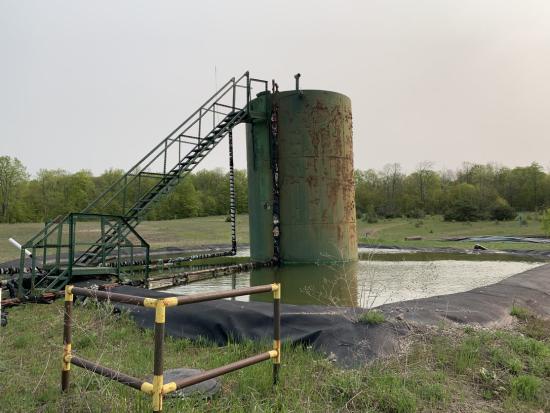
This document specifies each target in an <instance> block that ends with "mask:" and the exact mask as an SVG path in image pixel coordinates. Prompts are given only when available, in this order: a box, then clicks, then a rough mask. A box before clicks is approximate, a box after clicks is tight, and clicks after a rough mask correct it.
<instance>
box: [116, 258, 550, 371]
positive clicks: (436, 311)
mask: <svg viewBox="0 0 550 413" xmlns="http://www.w3.org/2000/svg"><path fill="white" fill-rule="evenodd" d="M459 276H460V275H459V274H457V277H459ZM283 288H284V286H283ZM114 291H116V292H120V293H126V294H134V295H140V296H147V297H163V296H170V294H166V293H162V292H158V291H150V290H144V289H142V288H135V287H125V286H121V287H117V288H116V289H115V290H114ZM514 303H515V304H516V305H519V306H523V307H527V308H530V309H531V310H532V311H533V312H535V313H537V314H539V315H541V316H543V317H550V264H546V265H543V266H540V267H537V268H535V269H532V270H529V271H526V272H523V273H520V274H517V275H514V276H512V277H509V278H507V279H505V280H503V281H500V282H498V283H496V284H492V285H489V286H486V287H481V288H476V289H474V290H471V291H467V292H463V293H457V294H449V295H443V296H437V297H430V298H425V299H418V300H410V301H402V302H397V303H392V304H387V305H383V306H381V307H379V310H380V311H382V312H383V313H384V314H385V316H386V320H387V322H385V323H383V324H381V325H376V326H369V325H365V324H362V323H358V322H356V321H355V320H356V317H357V315H358V314H360V313H361V312H364V311H365V310H363V309H350V308H344V309H338V308H334V307H325V306H297V305H288V304H287V305H282V308H281V314H282V315H281V317H282V318H281V324H282V325H281V332H282V337H283V340H284V341H285V342H291V343H294V344H300V345H307V346H312V347H313V348H315V349H317V350H319V351H322V352H324V353H326V354H327V355H328V356H330V357H331V359H334V360H335V361H336V362H337V363H338V364H340V365H341V366H345V367H354V366H358V365H360V364H362V363H364V362H365V361H366V360H369V359H372V358H375V357H379V356H384V355H387V354H389V353H391V352H394V351H396V350H397V349H398V346H399V344H400V342H401V339H403V338H404V337H406V336H407V335H409V334H410V333H411V332H412V331H413V330H414V326H427V325H428V326H430V325H431V326H433V325H439V324H440V323H441V322H442V321H445V322H450V323H456V324H466V323H468V324H476V325H480V326H484V327H500V326H505V325H506V324H508V323H510V322H511V321H512V317H511V316H510V309H511V307H512V305H513V304H514ZM118 308H125V309H127V310H129V311H130V314H131V316H132V317H133V318H134V319H135V321H136V322H137V323H138V325H140V326H141V327H143V328H152V327H153V324H154V311H152V310H150V309H146V308H143V307H136V306H128V305H118ZM272 309H273V307H272V304H270V303H261V302H239V301H228V300H217V301H212V302H206V303H198V304H191V305H186V306H185V305H184V306H180V307H175V308H169V309H168V310H167V319H166V322H167V323H166V332H167V334H168V335H171V336H173V337H181V338H189V339H196V338H198V337H203V338H207V339H208V340H211V341H213V342H215V343H217V344H219V345H224V344H225V343H227V341H228V339H229V338H230V337H231V338H232V339H233V340H237V341H238V340H242V339H253V340H265V341H266V342H269V341H270V340H271V337H272V336H271V334H272V322H273V319H272Z"/></svg>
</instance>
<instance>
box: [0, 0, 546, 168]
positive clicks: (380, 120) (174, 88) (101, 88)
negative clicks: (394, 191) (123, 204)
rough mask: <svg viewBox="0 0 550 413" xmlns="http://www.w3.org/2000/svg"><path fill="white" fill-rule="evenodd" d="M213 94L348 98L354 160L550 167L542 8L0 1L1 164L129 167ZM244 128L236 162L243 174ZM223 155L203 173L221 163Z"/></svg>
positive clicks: (529, 3)
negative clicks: (250, 91)
mask: <svg viewBox="0 0 550 413" xmlns="http://www.w3.org/2000/svg"><path fill="white" fill-rule="evenodd" d="M215 67H216V68H217V83H218V85H219V84H221V83H223V82H224V81H226V80H227V79H229V78H230V77H231V76H238V75H240V74H242V73H243V72H244V71H245V70H250V72H251V75H252V76H254V77H259V78H264V79H272V78H275V79H276V80H277V81H278V83H279V85H280V87H281V90H285V89H290V88H293V86H294V79H293V75H294V74H295V73H296V72H300V73H302V79H301V85H302V87H303V88H305V89H308V88H311V89H327V90H334V91H338V92H341V93H344V94H346V95H348V96H349V97H350V98H351V100H352V105H353V116H354V143H355V145H354V146H355V166H356V167H357V168H360V169H368V168H376V169H379V168H382V167H383V165H384V164H387V163H393V162H399V163H401V164H402V165H403V166H404V168H405V169H406V170H408V171H410V170H412V169H414V167H415V166H416V165H417V164H418V163H419V162H421V161H425V160H429V161H433V162H434V163H435V166H436V167H437V168H456V167H458V166H460V164H461V163H462V162H463V161H469V162H483V163H485V162H493V161H494V162H498V163H501V164H504V165H509V166H516V165H526V164H529V163H530V162H532V161H538V162H539V163H541V164H542V165H543V166H545V167H549V166H550V159H549V155H548V154H549V153H550V1H547V0H540V1H535V0H518V1H511V0H487V1H483V0H474V1H468V0H455V1H450V0H431V1H427V0H415V1H412V0H384V1H372V0H364V1H296V0H295V1H286V0H279V1H271V2H267V1H235V0H234V1H218V2H216V1H204V0H203V1H193V2H191V1H187V2H185V1H136V0H132V1H129V0H128V1H97V0H96V1H86V2H85V1H68V0H67V1H51V0H50V1H44V0H41V1H38V0H37V1H30V0H13V1H10V0H0V155H10V156H16V157H18V158H19V159H20V160H21V161H22V162H23V163H24V164H25V165H26V166H27V167H28V169H29V171H30V172H32V173H35V172H36V171H38V170H39V169H40V168H64V169H67V170H70V171H76V170H79V169H91V170H92V171H93V172H94V173H96V174H97V173H101V172H102V171H103V170H104V169H106V168H109V167H117V168H123V169H126V168H128V167H129V166H131V165H132V164H133V163H134V162H135V161H137V159H138V158H140V157H141V156H142V155H144V154H145V153H146V152H147V151H148V150H149V149H150V148H151V147H153V146H154V145H155V144H156V143H157V142H158V141H159V140H160V139H162V138H163V137H164V136H165V135H167V134H168V132H170V131H171V130H172V129H173V127H174V126H176V125H177V124H178V123H179V122H180V121H181V120H183V119H184V118H186V117H187V116H188V115H189V114H190V113H191V112H192V111H194V110H195V108H196V107H197V106H198V105H199V104H200V103H202V101H204V100H205V99H206V98H207V97H208V96H209V95H210V94H211V93H212V92H213V90H214V87H215V84H216V79H215V75H214V73H215V69H214V68H215ZM242 129H243V128H242V127H241V130H240V133H239V134H237V135H236V137H237V139H236V140H237V142H238V144H237V149H236V150H237V157H236V163H237V167H239V168H244V167H245V154H244V151H245V146H244V139H243V138H244V136H243V131H242ZM226 148H227V146H226V145H224V144H222V145H220V148H219V149H217V150H216V151H215V153H213V154H211V155H210V156H209V157H208V158H207V159H206V160H205V162H204V165H202V164H201V166H202V167H206V168H213V167H217V166H221V167H226V165H227V159H226V154H225V151H226Z"/></svg>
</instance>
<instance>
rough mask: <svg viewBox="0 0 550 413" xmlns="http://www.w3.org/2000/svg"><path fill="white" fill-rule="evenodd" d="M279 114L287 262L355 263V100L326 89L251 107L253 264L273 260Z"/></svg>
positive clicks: (280, 95) (277, 96) (278, 96)
mask: <svg viewBox="0 0 550 413" xmlns="http://www.w3.org/2000/svg"><path fill="white" fill-rule="evenodd" d="M273 108H276V109H277V113H278V117H277V130H278V133H277V136H278V157H277V160H278V165H279V189H280V259H281V262H282V263H322V262H335V261H353V260H356V259H357V233H356V222H355V187H354V180H353V139H352V116H351V101H350V99H349V98H348V97H346V96H344V95H342V94H340V93H335V92H328V91H323V90H301V91H298V90H297V91H287V92H276V93H273V94H271V93H264V94H261V95H258V98H257V99H255V100H253V101H252V103H251V121H250V123H249V124H248V125H247V140H246V142H247V166H248V189H249V191H248V192H249V198H248V199H249V213H250V218H249V219H250V247H251V258H252V259H253V260H254V261H267V260H269V259H270V258H272V257H273V215H272V214H273V211H272V207H273V178H272V166H271V165H272V164H271V155H272V154H271V150H272V149H271V140H270V139H271V134H270V129H271V127H272V121H271V113H272V110H273Z"/></svg>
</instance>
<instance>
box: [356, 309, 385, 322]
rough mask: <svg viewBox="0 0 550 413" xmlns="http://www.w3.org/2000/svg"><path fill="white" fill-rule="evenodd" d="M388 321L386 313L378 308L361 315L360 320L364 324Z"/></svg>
mask: <svg viewBox="0 0 550 413" xmlns="http://www.w3.org/2000/svg"><path fill="white" fill-rule="evenodd" d="M384 321H386V317H385V316H384V313H382V312H381V311H378V310H369V311H367V312H365V313H363V314H361V315H360V316H359V322H360V323H363V324H372V325H376V324H382V323H383V322H384Z"/></svg>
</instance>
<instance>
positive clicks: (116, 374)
mask: <svg viewBox="0 0 550 413" xmlns="http://www.w3.org/2000/svg"><path fill="white" fill-rule="evenodd" d="M68 359H69V362H70V363H71V364H74V365H75V366H78V367H82V368H83V369H85V370H88V371H91V372H92V373H96V374H99V375H100V376H103V377H107V378H108V379H111V380H115V381H118V382H119V383H122V384H125V385H127V386H129V387H132V388H134V389H137V390H143V387H145V388H146V389H147V388H148V387H149V386H147V384H150V383H147V382H146V381H144V380H140V379H137V378H135V377H132V376H129V375H127V374H124V373H121V372H120V371H116V370H113V369H110V368H107V367H104V366H101V365H100V364H98V363H94V362H92V361H89V360H86V359H83V358H82V357H77V356H70V357H69V358H68ZM144 385H145V386H144Z"/></svg>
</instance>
